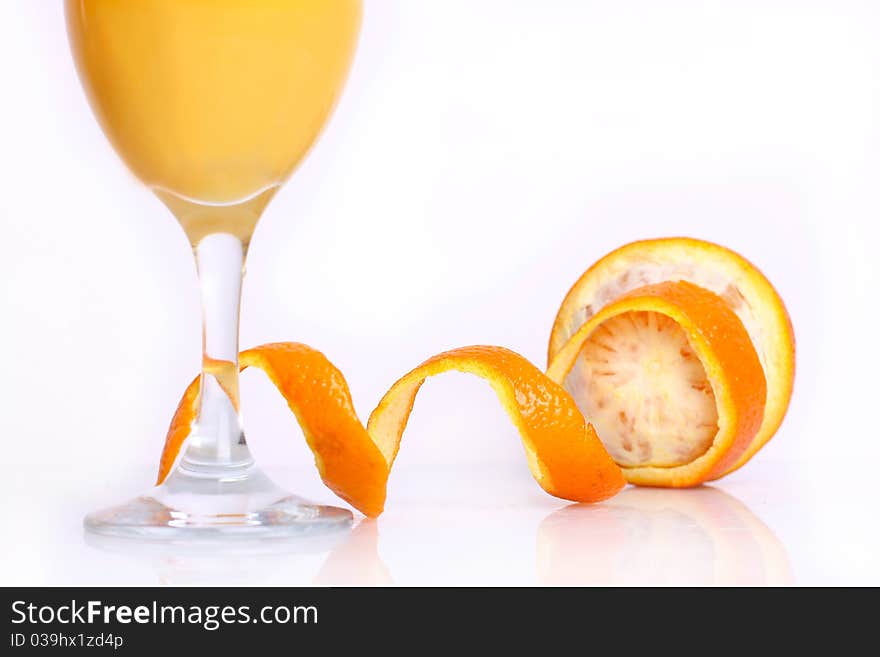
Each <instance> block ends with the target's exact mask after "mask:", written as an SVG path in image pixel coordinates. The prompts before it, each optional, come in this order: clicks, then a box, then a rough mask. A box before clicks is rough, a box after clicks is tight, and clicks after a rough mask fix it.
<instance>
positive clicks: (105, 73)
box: [65, 0, 361, 539]
mask: <svg viewBox="0 0 880 657" xmlns="http://www.w3.org/2000/svg"><path fill="white" fill-rule="evenodd" d="M65 4H66V13H67V26H68V33H69V36H70V43H71V48H72V51H73V55H74V59H75V61H76V65H77V70H78V72H79V76H80V79H81V81H82V84H83V87H84V88H85V91H86V95H87V96H88V99H89V102H90V104H91V106H92V109H93V111H94V113H95V115H96V116H97V118H98V121H99V122H100V124H101V127H102V128H103V130H104V133H105V134H106V136H107V138H108V139H109V140H110V142H111V144H112V145H113V147H114V148H115V149H116V151H117V153H118V154H119V155H120V157H121V158H122V159H123V160H124V161H125V163H126V164H127V165H128V167H129V168H130V169H131V171H132V172H133V173H134V174H135V176H137V177H138V178H139V179H140V180H141V181H142V182H143V183H144V184H145V185H147V186H148V187H149V188H150V189H152V190H153V192H155V194H156V195H157V196H158V197H159V198H160V199H161V200H162V201H163V202H164V203H165V205H166V206H167V207H168V208H169V209H170V211H171V212H172V213H173V214H174V216H175V217H176V218H177V219H178V221H179V222H180V224H181V226H182V227H183V230H184V232H185V233H186V235H187V237H188V239H189V241H190V244H191V245H192V248H193V252H194V254H195V258H196V264H197V268H198V272H199V279H200V287H201V291H202V315H203V332H202V333H203V339H202V347H203V349H202V353H203V359H202V361H203V366H202V376H201V392H200V396H199V412H198V417H197V419H196V421H195V423H194V425H193V430H192V434H191V436H190V438H189V440H188V443H187V445H186V447H185V449H184V450H182V456H181V457H180V459H179V461H178V463H177V465H176V467H175V469H174V471H173V473H172V474H171V475H170V476H169V477H168V479H166V481H165V482H164V483H163V484H162V485H161V486H159V487H156V488H154V489H153V490H151V491H149V493H147V494H146V495H144V496H142V497H139V498H136V499H134V500H131V501H129V502H127V503H124V504H122V505H120V506H117V507H113V508H110V509H106V510H103V511H99V512H96V513H93V514H90V515H89V516H87V517H86V521H85V524H86V527H87V529H89V530H90V531H92V532H97V533H101V534H110V535H117V536H146V537H152V538H174V539H178V538H196V539H198V538H201V537H215V536H218V535H221V536H247V537H253V536H281V535H290V534H294V533H299V532H302V531H305V530H308V531H309V532H313V531H315V530H316V529H320V528H322V527H326V528H332V527H339V526H347V525H348V524H349V523H350V521H351V514H350V513H349V512H348V511H346V510H343V509H337V508H334V507H326V506H318V505H314V504H310V503H307V502H304V501H302V500H301V499H299V498H296V497H294V496H292V495H290V494H289V493H287V492H285V491H283V490H281V489H280V488H279V487H278V486H276V485H275V484H274V483H273V482H271V481H270V480H269V479H268V477H266V476H265V475H264V474H263V473H262V472H261V471H260V469H259V468H257V466H256V465H255V463H254V460H253V458H252V457H251V454H250V452H249V450H248V447H247V443H246V441H245V437H244V432H243V430H242V425H241V417H240V414H239V403H238V314H239V299H240V293H241V278H242V271H243V267H244V261H245V257H246V254H247V247H248V243H249V241H250V238H251V235H252V233H253V231H254V228H255V226H256V224H257V221H258V220H259V218H260V216H261V214H262V212H263V210H264V209H265V207H266V205H267V203H268V202H269V201H270V200H271V198H272V196H273V195H274V194H275V192H276V191H277V190H278V188H279V187H280V185H282V184H283V183H284V181H285V180H286V179H287V178H288V177H289V176H290V175H291V173H293V171H294V170H295V169H296V167H297V165H298V164H299V163H300V161H301V160H302V159H303V157H304V156H305V155H306V153H307V152H308V150H309V148H310V147H311V146H312V144H313V143H314V141H315V140H316V138H317V137H318V135H319V133H320V131H321V129H322V127H323V125H324V123H325V122H326V120H327V118H328V116H329V115H330V113H331V111H332V109H333V107H334V105H335V104H336V101H337V99H338V97H339V94H340V92H341V91H342V88H343V86H344V83H345V79H346V76H347V74H348V70H349V67H350V64H351V60H352V57H353V55H354V51H355V48H356V44H357V37H358V32H359V29H360V23H361V2H360V0H66V3H65Z"/></svg>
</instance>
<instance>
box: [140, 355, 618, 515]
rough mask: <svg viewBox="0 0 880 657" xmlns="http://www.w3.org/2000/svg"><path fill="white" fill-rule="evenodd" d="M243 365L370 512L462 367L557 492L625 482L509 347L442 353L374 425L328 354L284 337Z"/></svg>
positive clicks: (394, 393)
mask: <svg viewBox="0 0 880 657" xmlns="http://www.w3.org/2000/svg"><path fill="white" fill-rule="evenodd" d="M240 366H241V368H242V369H245V368H247V367H250V366H254V367H258V368H259V369H261V370H263V371H264V372H265V373H266V374H267V375H268V376H269V378H270V379H271V380H272V382H273V383H274V384H275V386H276V387H277V388H278V391H279V392H280V393H281V394H282V395H283V396H284V398H285V399H286V400H287V403H288V405H289V406H290V409H291V410H292V411H293V413H294V414H295V415H296V417H297V420H298V421H299V424H300V426H301V427H302V430H303V433H304V434H305V437H306V441H307V442H308V444H309V447H310V448H311V450H312V452H313V453H314V455H315V464H316V465H317V467H318V471H319V473H320V474H321V478H322V479H323V480H324V483H325V484H326V485H327V486H328V487H329V488H330V489H331V490H333V491H334V492H335V493H336V494H337V495H339V496H340V497H342V498H343V499H344V500H346V501H348V502H349V503H350V504H351V505H352V506H354V507H355V508H357V509H358V510H360V511H362V512H363V513H364V514H366V515H368V516H378V515H379V514H380V513H382V510H383V508H384V505H385V493H386V484H387V481H388V475H389V472H390V470H391V465H392V464H393V463H394V458H395V457H396V455H397V450H398V448H399V447H400V439H401V436H402V434H403V430H404V428H405V427H406V423H407V420H408V419H409V414H410V412H411V411H412V407H413V403H414V401H415V397H416V394H417V393H418V391H419V388H420V387H421V385H422V383H423V382H424V381H425V379H426V378H427V377H429V376H433V375H435V374H442V373H443V372H447V371H449V370H457V371H460V372H466V373H469V374H476V375H477V376H479V377H482V378H483V379H485V380H486V381H488V382H489V384H490V385H491V386H492V388H493V389H494V390H495V393H496V394H497V395H498V399H499V401H500V402H501V405H502V406H503V407H504V410H505V411H507V414H508V415H509V416H510V418H511V420H512V421H513V423H514V425H515V426H516V427H517V429H518V430H519V433H520V437H521V438H522V441H523V445H524V447H525V450H526V455H527V457H528V464H529V469H530V470H531V472H532V475H533V476H534V477H535V479H536V480H537V481H538V483H539V484H540V485H541V487H542V488H543V489H544V490H545V491H547V492H548V493H550V494H551V495H555V496H556V497H561V498H564V499H568V500H574V501H577V502H598V501H601V500H604V499H607V498H609V497H611V496H613V495H615V494H616V493H617V492H618V491H620V489H621V488H623V486H624V485H625V483H626V482H625V480H624V478H623V475H622V473H621V471H620V468H618V467H617V465H616V464H615V463H614V461H613V460H612V459H611V457H610V456H609V455H608V453H607V452H606V451H605V449H604V448H603V447H602V443H601V442H600V441H599V438H598V436H597V435H596V432H595V431H594V429H593V427H592V425H590V424H587V423H586V422H585V420H584V418H583V415H581V413H580V411H579V410H578V409H577V406H576V405H575V403H574V401H573V400H572V398H571V397H570V396H569V395H568V393H566V392H565V390H563V388H562V387H561V386H559V385H558V384H556V383H554V382H553V381H551V380H550V379H548V378H547V377H546V376H545V375H544V374H543V373H542V372H541V371H540V370H538V369H537V368H536V367H535V366H534V365H532V364H531V363H529V362H528V361H527V360H526V359H525V358H523V357H522V356H519V355H518V354H516V353H514V352H512V351H509V350H508V349H504V348H502V347H463V348H461V349H455V350H452V351H448V352H444V353H442V354H438V355H437V356H434V357H432V358H430V359H428V360H427V361H425V362H424V363H422V364H421V365H420V366H419V367H417V368H416V369H414V370H412V371H411V372H409V373H408V374H406V375H405V376H403V377H402V378H401V379H400V380H398V381H397V383H395V384H394V385H393V386H392V387H391V389H390V390H389V391H388V392H387V393H386V395H385V396H384V397H383V398H382V400H381V401H380V402H379V405H378V406H377V407H376V409H375V410H374V411H373V413H372V414H371V415H370V419H369V421H368V422H367V426H366V428H364V426H363V425H362V424H361V422H360V420H359V419H358V417H357V414H356V413H355V410H354V405H353V404H352V401H351V395H350V394H349V390H348V384H347V383H346V381H345V378H344V377H343V376H342V373H341V372H340V371H339V370H338V369H337V368H336V367H335V366H334V365H333V364H332V363H331V362H330V361H329V360H327V358H326V357H325V356H324V355H323V354H322V353H321V352H319V351H316V350H315V349H312V348H311V347H308V346H306V345H303V344H298V343H292V342H281V343H274V344H267V345H263V346H260V347H256V348H254V349H249V350H248V351H245V352H242V354H241V359H240ZM198 391H199V381H198V379H196V380H195V381H193V382H192V383H191V384H190V386H189V387H188V388H187V389H186V392H185V393H184V395H183V398H182V399H181V401H180V404H179V405H178V407H177V411H176V413H175V414H174V418H173V419H172V421H171V426H170V427H169V429H168V436H167V438H166V441H165V449H164V451H163V452H162V458H161V463H160V466H159V479H158V483H161V482H162V481H164V480H165V477H167V475H168V473H169V472H170V470H171V467H172V466H173V464H174V461H175V459H176V458H177V455H178V453H179V452H180V448H181V446H182V445H183V442H184V440H185V439H186V437H187V436H188V435H189V433H190V428H191V425H192V422H193V420H194V418H195V415H196V409H197V406H198V403H197V402H198Z"/></svg>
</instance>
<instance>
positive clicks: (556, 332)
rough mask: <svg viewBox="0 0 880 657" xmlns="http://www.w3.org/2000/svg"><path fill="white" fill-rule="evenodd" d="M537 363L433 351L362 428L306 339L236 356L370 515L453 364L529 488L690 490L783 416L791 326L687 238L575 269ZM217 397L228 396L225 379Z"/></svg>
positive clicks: (337, 376)
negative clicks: (487, 405) (487, 399)
mask: <svg viewBox="0 0 880 657" xmlns="http://www.w3.org/2000/svg"><path fill="white" fill-rule="evenodd" d="M548 361H549V366H548V370H547V373H546V374H544V373H542V372H541V371H539V370H538V369H537V368H536V367H534V366H533V365H532V364H531V363H529V362H528V361H527V360H526V359H525V358H523V357H522V356H520V355H518V354H516V353H514V352H512V351H510V350H508V349H505V348H503V347H492V346H475V347H463V348H460V349H454V350H452V351H447V352H444V353H441V354H438V355H436V356H433V357H432V358H429V359H428V360H427V361H425V362H424V363H422V364H421V365H419V366H418V367H416V368H415V369H413V370H412V371H411V372H409V373H407V374H406V375H404V376H403V377H401V378H400V379H399V380H398V381H397V382H396V383H395V384H394V385H393V386H392V387H391V389H390V390H389V391H388V392H387V393H386V394H385V396H384V397H383V398H382V400H381V401H380V402H379V404H378V406H377V407H376V408H375V410H374V411H373V412H372V414H371V415H370V418H369V420H368V422H367V424H366V426H364V425H363V424H362V423H361V421H360V419H359V418H358V416H357V413H356V412H355V409H354V405H353V404H352V400H351V395H350V393H349V389H348V384H347V383H346V381H345V377H343V375H342V373H341V372H340V371H339V370H338V369H337V368H336V367H335V366H334V365H333V364H332V363H331V362H330V361H329V360H328V359H327V358H326V357H325V356H324V355H323V354H322V353H321V352H319V351H316V350H315V349H312V348H311V347H308V346H306V345H303V344H298V343H292V342H280V343H274V344H266V345H262V346H260V347H256V348H254V349H249V350H247V351H244V352H242V353H241V356H240V360H239V365H240V367H241V369H245V368H247V367H257V368H258V369H261V370H263V371H264V372H265V373H266V374H267V375H268V376H269V378H270V379H271V381H272V382H273V383H274V384H275V386H276V387H277V388H278V390H279V392H280V393H281V394H282V395H283V396H284V398H285V399H286V400H287V403H288V405H289V407H290V409H291V410H292V411H293V413H294V414H295V415H296V418H297V420H298V421H299V424H300V426H301V428H302V430H303V433H304V434H305V438H306V441H307V443H308V445H309V447H310V448H311V450H312V453H313V454H314V457H315V464H316V466H317V468H318V471H319V473H320V475H321V478H322V479H323V481H324V483H325V484H326V485H327V486H328V487H329V488H330V489H332V490H333V491H334V492H335V493H336V494H337V495H339V496H340V497H341V498H343V499H344V500H346V501H348V502H349V503H350V504H351V505H352V506H354V507H355V508H357V509H358V510H360V511H362V512H363V513H364V514H365V515H367V516H377V515H379V514H380V513H382V510H383V509H384V505H385V498H386V487H387V483H388V477H389V474H390V471H391V467H392V465H393V463H394V460H395V458H396V456H397V452H398V450H399V448H400V441H401V438H402V436H403V432H404V429H405V428H406V424H407V421H408V419H409V416H410V413H411V412H412V409H413V404H414V403H415V398H416V396H417V394H418V391H419V389H420V388H421V386H422V384H423V383H424V381H425V379H426V378H428V377H430V376H435V375H437V374H442V373H444V372H447V371H450V370H455V371H459V372H465V373H469V374H474V375H476V376H479V377H481V378H483V379H484V380H486V381H487V382H488V383H489V384H490V385H491V386H492V388H493V389H494V391H495V393H496V395H497V397H498V399H499V401H500V403H501V405H502V407H503V408H504V410H505V411H506V412H507V414H508V416H509V417H510V419H511V421H512V422H513V424H514V425H515V426H516V428H517V429H518V430H519V434H520V438H521V439H522V442H523V446H524V448H525V452H526V457H527V462H528V465H529V469H530V470H531V473H532V475H533V476H534V478H535V480H536V481H537V482H538V483H539V484H540V485H541V487H542V488H543V489H544V490H545V491H547V492H548V493H550V494H551V495H554V496H556V497H560V498H563V499H568V500H573V501H577V502H598V501H601V500H604V499H607V498H609V497H611V496H613V495H615V494H616V493H617V492H618V491H619V490H621V488H623V486H624V485H625V484H626V482H627V481H629V482H630V483H634V484H640V485H649V486H667V487H688V486H696V485H698V484H700V483H702V482H704V481H708V480H711V479H717V478H718V477H721V476H724V475H725V474H727V473H730V472H732V471H733V470H736V469H737V468H739V467H741V466H742V465H743V464H744V463H745V462H746V461H748V460H749V459H750V458H751V457H752V456H753V455H754V454H755V453H756V452H757V451H758V450H759V449H760V448H761V447H762V446H763V445H764V444H765V443H766V442H767V441H768V440H769V439H770V438H771V437H772V436H773V434H774V433H775V431H776V430H777V428H778V427H779V425H780V423H781V422H782V418H783V416H784V415H785V411H786V409H787V407H788V402H789V399H790V397H791V391H792V384H793V380H794V335H793V332H792V328H791V323H790V321H789V318H788V314H787V312H786V310H785V306H784V305H783V303H782V300H781V299H780V298H779V295H778V294H777V293H776V291H775V290H774V289H773V287H772V286H771V285H770V283H769V282H768V281H767V279H766V278H765V277H764V276H763V275H762V274H761V272H759V271H758V270H757V269H756V268H755V267H754V266H753V265H751V264H750V263H749V262H748V261H746V260H745V259H744V258H742V257H741V256H739V255H738V254H736V253H734V252H732V251H730V250H728V249H725V248H724V247H720V246H718V245H715V244H711V243H709V242H702V241H699V240H693V239H688V238H672V239H660V240H647V241H642V242H634V243H632V244H629V245H626V246H624V247H621V248H620V249H617V250H616V251H614V252H612V253H610V254H608V255H607V256H605V257H604V258H602V259H601V260H599V261H598V262H597V263H596V264H595V265H593V266H592V267H591V268H590V269H589V270H588V271H587V272H586V273H584V275H583V276H581V278H580V279H578V281H577V282H576V283H575V285H574V286H573V287H572V288H571V290H570V291H569V293H568V295H567V296H566V298H565V300H564V301H563V303H562V306H561V308H560V310H559V313H558V314H557V317H556V321H555V323H554V325H553V330H552V332H551V337H550V346H549V352H548ZM213 366H215V367H218V368H221V367H225V364H224V363H213ZM229 366H230V367H231V366H232V364H231V363H229ZM224 389H226V387H224ZM227 393H228V394H230V397H231V398H232V399H233V401H234V402H237V390H232V389H231V388H230V389H229V390H227ZM198 396H199V380H198V379H196V380H195V381H193V382H192V383H191V384H190V386H189V387H188V388H187V389H186V391H185V393H184V395H183V398H182V399H181V401H180V404H179V405H178V408H177V411H176V413H175V414H174V417H173V419H172V422H171V426H170V427H169V430H168V435H167V438H166V442H165V448H164V450H163V453H162V457H161V461H160V467H159V478H158V483H162V482H163V481H164V480H165V478H166V477H167V476H168V473H169V472H170V471H171V469H172V467H173V466H174V462H175V460H176V459H177V456H178V455H179V454H180V451H181V448H182V446H183V444H184V442H185V440H186V438H187V436H188V435H189V433H190V431H191V427H192V423H193V420H194V419H195V417H196V413H197V407H198ZM585 418H587V419H589V422H588V421H587V419H585ZM597 431H598V434H597Z"/></svg>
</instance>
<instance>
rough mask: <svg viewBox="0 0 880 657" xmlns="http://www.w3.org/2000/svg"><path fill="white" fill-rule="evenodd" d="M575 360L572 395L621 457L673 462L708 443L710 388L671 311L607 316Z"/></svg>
mask: <svg viewBox="0 0 880 657" xmlns="http://www.w3.org/2000/svg"><path fill="white" fill-rule="evenodd" d="M578 362H579V366H580V367H579V369H580V374H581V377H580V378H579V382H580V384H581V386H582V389H581V390H580V393H581V394H579V395H577V396H576V397H575V399H576V400H577V401H578V405H579V406H580V407H581V410H582V411H583V412H584V414H585V415H586V417H588V418H590V421H591V422H592V423H593V426H594V427H595V428H596V431H597V432H598V434H599V438H600V439H601V440H602V443H603V444H604V445H605V447H606V449H607V450H608V451H609V453H610V454H611V456H612V457H613V458H614V460H615V461H616V462H617V463H618V464H620V465H622V466H626V467H638V466H655V467H675V466H678V465H684V464H687V463H690V462H692V461H693V460H694V459H696V458H698V457H699V456H701V455H702V454H704V453H705V452H706V451H707V450H708V449H709V447H711V445H712V442H713V440H714V438H715V435H716V434H717V433H718V414H717V411H716V404H715V396H714V394H713V392H712V387H711V384H710V382H709V380H708V378H707V376H706V372H705V370H704V368H703V365H702V363H701V362H700V360H699V358H698V357H697V355H696V354H695V353H694V350H693V349H692V348H691V345H690V343H689V341H688V338H687V335H686V334H685V332H684V331H683V330H682V328H681V327H680V326H679V325H678V324H677V323H676V322H675V321H673V320H672V319H670V318H668V317H666V316H665V315H662V314H660V313H655V312H647V311H639V312H627V313H623V314H621V315H617V316H615V317H612V318H610V319H608V320H607V321H605V322H603V323H602V324H601V325H600V326H599V327H598V328H597V329H596V330H595V331H593V333H592V334H591V335H590V337H589V338H588V339H587V341H586V343H585V344H584V347H583V349H582V350H581V355H580V358H579V359H578Z"/></svg>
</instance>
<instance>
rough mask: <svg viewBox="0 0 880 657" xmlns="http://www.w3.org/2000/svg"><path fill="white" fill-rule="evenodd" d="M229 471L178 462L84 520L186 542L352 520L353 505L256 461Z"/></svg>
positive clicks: (95, 528)
mask: <svg viewBox="0 0 880 657" xmlns="http://www.w3.org/2000/svg"><path fill="white" fill-rule="evenodd" d="M228 475H229V473H225V476H222V477H220V478H218V477H216V476H205V475H204V474H195V473H192V472H188V471H186V470H185V469H183V468H178V469H177V470H176V471H175V472H174V473H172V475H171V476H169V477H168V479H167V480H166V481H165V482H164V483H163V484H162V485H161V486H157V487H156V488H153V489H152V490H151V491H150V492H149V493H148V494H146V495H143V496H141V497H136V498H134V499H133V500H129V501H128V502H125V503H124V504H121V505H119V506H114V507H110V508H109V509H102V510H100V511H96V512H94V513H90V514H89V515H87V516H86V517H85V520H84V523H83V524H84V525H85V529H86V531H88V532H91V533H95V534H101V535H104V536H117V537H125V538H139V539H147V540H161V541H173V542H184V543H185V542H191V541H199V542H202V541H212V540H222V541H226V540H228V539H254V538H258V539H262V538H289V537H296V536H303V537H305V536H313V535H316V534H323V533H327V532H332V531H340V530H344V529H348V528H349V527H350V526H351V522H352V514H351V512H350V511H348V510H346V509H340V508H337V507H333V506H322V505H318V504H313V503H311V502H308V501H306V500H303V499H301V498H299V497H296V496H294V495H291V494H290V493H288V492H286V491H284V490H283V489H281V488H279V487H278V486H276V485H275V484H274V483H273V482H272V481H271V480H270V479H269V478H268V477H267V476H266V475H265V474H263V473H262V472H261V471H260V470H259V469H257V468H256V467H253V466H251V467H249V468H246V469H244V470H243V471H238V472H237V473H236V475H235V476H228Z"/></svg>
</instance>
